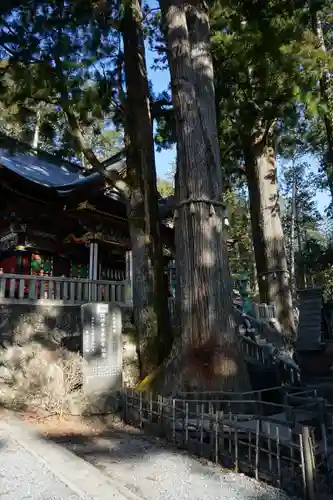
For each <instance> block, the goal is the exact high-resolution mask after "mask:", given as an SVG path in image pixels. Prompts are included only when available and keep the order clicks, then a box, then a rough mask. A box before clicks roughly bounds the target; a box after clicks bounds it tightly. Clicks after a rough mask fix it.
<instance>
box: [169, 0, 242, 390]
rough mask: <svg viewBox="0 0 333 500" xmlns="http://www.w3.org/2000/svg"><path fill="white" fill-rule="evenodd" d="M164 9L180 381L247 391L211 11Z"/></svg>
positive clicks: (173, 3)
mask: <svg viewBox="0 0 333 500" xmlns="http://www.w3.org/2000/svg"><path fill="white" fill-rule="evenodd" d="M160 6H161V10H162V17H163V24H164V28H165V33H166V38H167V46H168V57H169V64H170V73H171V87H172V98H173V104H174V108H175V116H176V132H177V138H178V141H177V156H178V172H177V186H176V193H177V197H178V208H177V211H176V258H177V259H178V262H179V266H178V270H179V273H180V276H179V281H180V296H181V315H180V323H181V335H182V349H183V353H187V357H186V356H185V358H183V359H185V360H187V367H186V369H184V370H183V371H182V372H181V375H182V377H180V378H182V383H183V384H184V385H185V384H187V383H188V384H189V385H190V386H192V387H193V385H195V386H196V387H201V388H207V386H209V387H216V388H219V389H226V388H230V389H233V390H242V389H244V388H248V387H249V385H248V376H247V370H246V367H245V363H244V360H243V356H242V354H241V352H240V346H239V338H238V334H237V333H236V330H235V321H234V313H233V305H232V283H231V278H230V272H229V267H228V257H227V244H226V239H225V236H224V231H223V220H224V208H223V206H222V204H221V202H220V200H221V193H222V169H221V164H220V156H219V144H218V137H217V126H216V110H215V99H214V84H213V66H212V60H211V55H210V53H209V37H210V29H209V23H208V13H207V8H206V6H205V4H204V3H201V2H195V3H193V5H191V3H186V4H185V3H182V2H181V1H178V0H160ZM177 377H178V374H177Z"/></svg>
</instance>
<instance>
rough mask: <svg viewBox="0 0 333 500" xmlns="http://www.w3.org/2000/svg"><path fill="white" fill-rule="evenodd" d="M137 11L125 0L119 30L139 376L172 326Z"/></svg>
mask: <svg viewBox="0 0 333 500" xmlns="http://www.w3.org/2000/svg"><path fill="white" fill-rule="evenodd" d="M140 12H141V11H140V4H139V3H138V2H136V1H135V0H134V1H132V2H128V3H127V4H126V7H125V11H124V15H123V20H122V25H121V31H122V36H123V43H124V63H125V78H126V90H127V98H126V105H125V133H126V142H127V144H126V146H127V148H126V151H127V158H126V159H127V171H128V181H129V184H130V186H131V187H132V190H131V196H130V200H129V203H128V219H129V226H130V234H131V242H132V255H133V307H134V321H135V326H136V331H137V337H138V338H137V341H138V350H139V351H140V352H139V355H140V360H141V376H145V375H147V374H148V372H149V371H150V370H152V369H153V368H155V367H156V366H158V365H159V364H160V363H161V362H162V361H163V360H164V359H165V357H166V356H167V355H168V353H169V351H170V348H171V344H172V332H171V327H170V317H169V311H168V298H167V286H166V276H165V274H164V262H163V247H162V239H161V226H160V218H159V212H158V202H157V187H156V169H155V156H154V142H153V128H152V120H151V115H150V101H149V88H148V78H147V68H146V61H145V49H144V40H143V33H142V28H141V18H140ZM140 206H141V208H140Z"/></svg>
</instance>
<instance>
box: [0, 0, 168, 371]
mask: <svg viewBox="0 0 333 500" xmlns="http://www.w3.org/2000/svg"><path fill="white" fill-rule="evenodd" d="M17 7H18V5H17ZM12 14H13V11H12V10H9V12H8V13H7V15H3V16H2V19H1V31H0V47H1V48H2V49H3V51H4V52H5V53H6V57H7V59H8V60H9V62H10V64H9V65H8V66H7V67H6V73H5V72H3V77H4V78H3V79H2V83H3V84H5V83H6V80H7V81H8V74H9V75H10V78H11V79H12V81H14V82H15V87H14V88H8V86H7V87H6V86H5V85H3V87H5V89H4V88H3V89H2V94H3V95H5V96H6V99H7V101H9V102H14V103H18V104H20V105H22V104H25V103H26V101H27V100H28V101H31V100H34V101H36V102H44V103H48V104H52V105H54V106H56V107H57V108H60V109H61V110H62V111H63V113H64V115H65V117H66V119H67V122H68V129H69V131H70V133H71V135H72V137H73V139H74V140H75V141H76V144H77V147H78V148H79V149H80V150H81V152H82V154H83V155H84V157H85V159H86V161H87V162H88V163H89V164H90V165H91V167H92V170H95V171H98V172H100V173H101V175H102V176H103V177H104V178H105V180H106V183H107V184H108V185H112V186H116V187H117V189H118V190H119V191H120V192H121V193H122V195H123V196H124V198H125V200H126V202H127V207H128V215H129V225H130V234H131V238H132V249H133V258H134V261H135V263H136V264H137V266H136V267H135V269H137V270H138V272H135V273H134V277H135V278H134V279H135V283H134V290H135V294H134V304H135V318H136V327H137V333H138V339H139V343H140V346H143V345H146V344H147V343H149V344H153V347H152V346H151V345H150V357H149V356H148V357H147V359H143V357H141V359H142V360H143V361H146V363H145V367H144V368H143V373H142V374H143V375H144V374H145V370H146V371H147V370H149V369H151V367H152V365H153V366H154V365H156V364H159V363H160V362H161V359H162V358H163V357H164V356H165V354H166V351H167V350H168V349H169V348H170V344H171V343H172V335H171V330H170V322H169V315H168V304H167V298H166V286H165V285H164V281H165V276H164V268H163V254H162V242H161V237H160V221H159V214H158V206H157V190H156V173H155V163H154V149H153V135H152V122H151V116H150V101H149V86H148V80H147V73H146V67H145V53H144V43H143V32H142V27H141V17H140V4H139V3H137V2H133V3H130V4H126V5H125V8H124V9H122V5H121V4H118V3H117V2H115V3H111V4H105V3H104V2H100V3H98V4H95V2H90V1H89V0H84V1H76V2H71V3H67V2H63V3H62V2H61V3H59V2H38V5H35V4H33V5H32V4H31V3H30V2H28V3H27V2H20V8H17V9H16V10H15V16H13V15H12ZM45 40H47V43H45ZM121 41H122V43H121ZM122 44H123V46H124V53H122V51H121V50H120V47H121V46H122ZM123 64H124V67H125V82H126V92H124V90H123V72H122V66H123ZM4 90H5V92H4ZM110 115H116V116H117V118H118V120H120V122H122V123H123V125H124V130H125V147H126V157H127V166H128V169H127V178H126V180H124V179H123V178H122V177H121V176H120V175H119V174H118V173H117V172H113V171H108V170H105V164H104V163H103V162H102V161H101V159H99V158H98V156H97V151H96V150H95V151H94V150H93V149H92V146H91V144H89V142H88V141H87V138H86V137H85V135H84V126H85V127H93V126H94V124H95V123H96V121H98V123H100V122H101V120H102V119H103V118H105V117H109V116H110ZM147 321H148V322H149V324H148V323H147ZM148 340H149V342H148ZM146 341H147V342H146ZM148 358H150V359H148Z"/></svg>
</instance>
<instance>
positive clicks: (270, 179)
mask: <svg viewBox="0 0 333 500" xmlns="http://www.w3.org/2000/svg"><path fill="white" fill-rule="evenodd" d="M266 139H267V138H266V135H265V134H264V133H263V134H262V138H260V139H258V140H254V139H253V140H250V141H249V143H248V144H246V145H245V147H244V157H245V167H246V176H247V182H248V188H249V198H250V212H251V225H252V236H253V245H254V252H255V258H256V265H257V274H258V284H259V293H260V300H261V302H264V303H267V304H274V305H275V307H276V314H277V319H278V320H279V323H280V325H281V327H282V331H281V335H282V341H283V342H284V343H289V342H290V341H291V342H293V341H294V340H295V324H294V316H293V308H292V297H291V289H290V284H289V273H288V266H287V257H286V250H285V245H284V237H283V230H282V224H281V219H280V210H279V200H278V190H277V183H276V160H275V152H274V150H273V149H272V148H271V147H269V146H268V145H267V143H266Z"/></svg>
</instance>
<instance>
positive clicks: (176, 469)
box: [45, 428, 292, 500]
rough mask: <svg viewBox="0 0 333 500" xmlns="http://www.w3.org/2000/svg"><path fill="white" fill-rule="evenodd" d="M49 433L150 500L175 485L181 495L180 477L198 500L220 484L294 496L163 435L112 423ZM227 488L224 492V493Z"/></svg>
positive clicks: (271, 498)
mask: <svg viewBox="0 0 333 500" xmlns="http://www.w3.org/2000/svg"><path fill="white" fill-rule="evenodd" d="M45 439H46V440H50V441H52V442H54V443H57V444H58V445H61V446H64V447H65V448H66V449H68V450H70V451H72V452H73V453H75V454H76V455H77V456H79V457H81V458H83V459H84V460H86V461H88V462H90V463H92V464H93V465H95V466H96V467H97V468H99V469H100V470H102V472H104V473H106V474H109V475H110V476H113V477H116V478H118V479H119V480H120V481H121V482H122V483H123V484H124V485H125V486H126V487H127V488H128V489H129V490H131V491H132V492H133V493H135V494H138V495H139V496H140V497H141V498H143V499H147V500H152V499H157V500H159V499H160V498H165V495H166V494H167V492H168V491H169V489H170V491H171V490H172V489H173V488H176V489H175V492H174V493H175V495H176V497H177V498H179V499H180V500H181V499H182V494H183V493H182V491H183V490H182V489H181V486H179V485H178V483H179V484H182V483H183V486H182V488H184V487H186V489H189V490H188V492H189V493H191V496H189V497H190V498H194V500H197V499H200V500H201V499H202V498H207V497H211V498H216V496H215V495H216V494H217V492H219V491H220V489H221V488H222V490H224V488H226V489H228V491H229V490H230V493H229V497H230V498H232V495H233V491H234V493H235V496H237V495H238V496H239V495H241V498H244V500H287V499H288V498H292V497H288V495H287V494H286V493H283V492H282V491H281V492H280V491H278V490H272V489H271V488H269V487H267V486H266V485H264V486H263V488H264V489H265V490H266V489H267V490H268V491H267V493H265V492H264V493H262V494H261V493H260V492H258V486H259V483H256V482H253V481H251V479H249V478H246V477H244V476H240V475H236V474H234V473H233V472H232V471H226V472H227V473H225V472H223V470H222V471H221V466H218V467H212V466H207V464H206V462H205V461H202V460H199V459H198V458H194V457H192V456H190V455H189V454H188V452H187V451H183V450H178V449H175V447H173V446H172V445H169V444H167V443H166V442H165V441H164V440H161V439H159V438H156V437H152V436H149V435H148V436H147V434H145V435H143V434H142V433H141V432H140V431H137V430H135V429H134V430H132V429H130V428H128V429H127V428H126V429H121V428H120V429H112V430H109V429H108V430H104V431H102V432H96V434H94V435H92V434H90V435H89V434H86V435H82V434H81V433H76V432H69V433H64V434H61V433H58V434H56V433H53V434H52V435H48V436H46V437H45ZM225 465H226V467H228V466H229V467H230V466H231V464H225ZM229 472H230V473H229ZM175 485H177V486H175ZM179 488H180V489H179ZM202 488H203V489H202ZM201 489H202V495H203V496H202V495H201ZM191 490H193V493H192V491H191ZM222 490H221V495H222V496H221V498H222V497H224V496H223V495H224V493H225V492H224V491H222ZM236 494H237V495H236ZM173 496H174V494H173ZM186 498H188V497H187V496H186Z"/></svg>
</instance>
